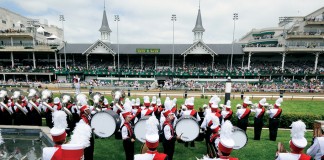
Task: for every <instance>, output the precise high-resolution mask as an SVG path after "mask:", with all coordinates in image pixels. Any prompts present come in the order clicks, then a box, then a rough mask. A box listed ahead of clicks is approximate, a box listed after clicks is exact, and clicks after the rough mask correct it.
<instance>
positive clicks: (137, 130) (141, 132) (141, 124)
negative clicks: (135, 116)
mask: <svg viewBox="0 0 324 160" xmlns="http://www.w3.org/2000/svg"><path fill="white" fill-rule="evenodd" d="M149 118H150V116H144V117H142V118H141V119H139V120H138V121H137V123H136V124H135V127H134V134H135V137H136V139H137V140H139V141H141V142H142V143H145V134H146V120H148V119H149Z"/></svg>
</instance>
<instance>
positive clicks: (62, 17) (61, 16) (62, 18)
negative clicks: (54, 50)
mask: <svg viewBox="0 0 324 160" xmlns="http://www.w3.org/2000/svg"><path fill="white" fill-rule="evenodd" d="M60 21H62V30H63V33H62V41H63V47H64V48H63V52H64V66H65V68H66V52H65V42H64V23H63V22H64V21H65V19H64V15H60ZM60 67H62V64H61V55H60Z"/></svg>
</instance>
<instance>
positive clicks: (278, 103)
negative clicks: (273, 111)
mask: <svg viewBox="0 0 324 160" xmlns="http://www.w3.org/2000/svg"><path fill="white" fill-rule="evenodd" d="M282 102H283V99H282V98H278V99H277V100H276V106H279V107H280V106H281V103H282Z"/></svg>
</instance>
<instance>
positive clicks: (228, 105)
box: [225, 100, 231, 108]
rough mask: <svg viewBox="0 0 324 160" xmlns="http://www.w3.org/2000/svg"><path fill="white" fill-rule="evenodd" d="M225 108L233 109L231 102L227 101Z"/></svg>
mask: <svg viewBox="0 0 324 160" xmlns="http://www.w3.org/2000/svg"><path fill="white" fill-rule="evenodd" d="M225 106H226V108H231V100H227V102H226V105H225Z"/></svg>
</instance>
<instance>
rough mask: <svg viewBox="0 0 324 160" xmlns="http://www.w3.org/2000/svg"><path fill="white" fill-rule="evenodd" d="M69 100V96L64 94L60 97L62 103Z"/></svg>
mask: <svg viewBox="0 0 324 160" xmlns="http://www.w3.org/2000/svg"><path fill="white" fill-rule="evenodd" d="M70 100H71V97H70V96H68V95H64V96H63V97H62V102H63V103H67V102H68V101H70Z"/></svg>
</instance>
